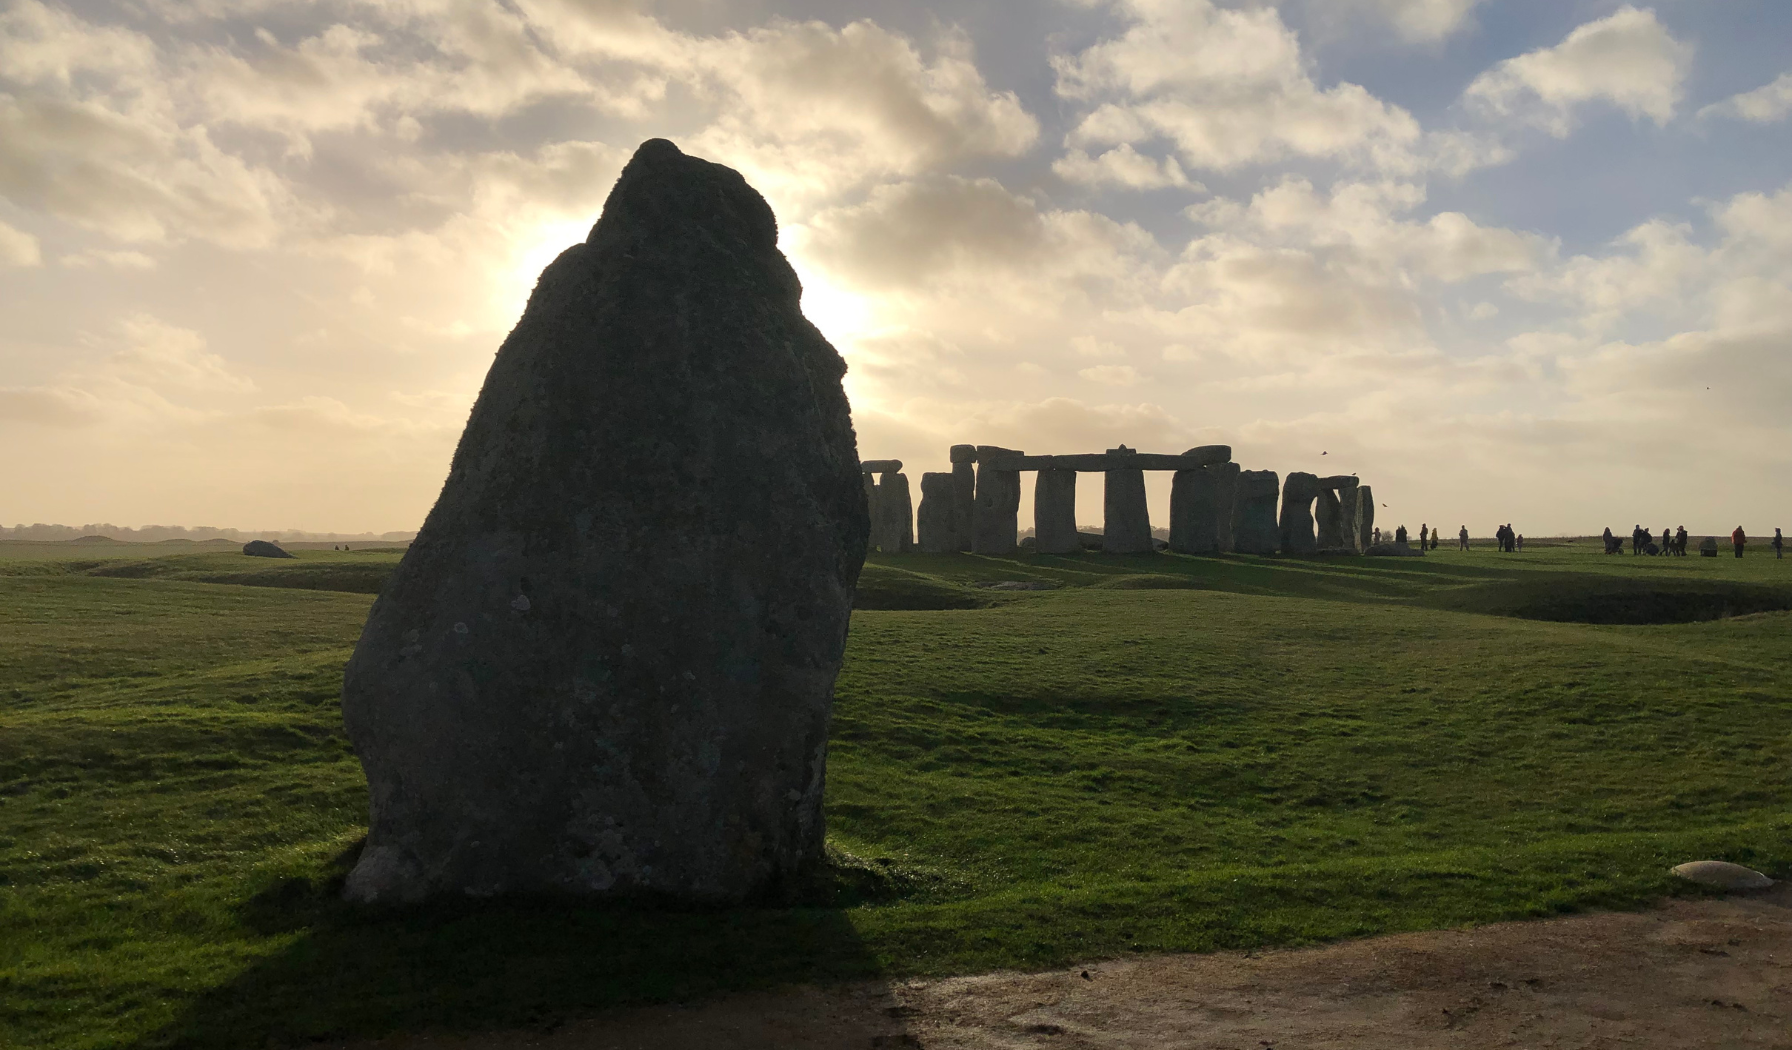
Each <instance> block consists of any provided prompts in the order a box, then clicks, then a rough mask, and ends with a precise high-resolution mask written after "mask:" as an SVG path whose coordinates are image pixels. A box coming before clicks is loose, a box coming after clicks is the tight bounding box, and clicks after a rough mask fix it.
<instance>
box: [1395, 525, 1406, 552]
mask: <svg viewBox="0 0 1792 1050" xmlns="http://www.w3.org/2000/svg"><path fill="white" fill-rule="evenodd" d="M1394 542H1395V543H1397V544H1399V545H1400V546H1402V547H1404V546H1406V526H1404V525H1402V526H1400V527H1399V528H1397V529H1395V530H1394Z"/></svg>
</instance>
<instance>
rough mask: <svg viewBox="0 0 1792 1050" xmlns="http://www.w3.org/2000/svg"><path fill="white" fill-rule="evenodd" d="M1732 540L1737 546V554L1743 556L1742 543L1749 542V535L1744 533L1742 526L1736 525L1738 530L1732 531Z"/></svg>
mask: <svg viewBox="0 0 1792 1050" xmlns="http://www.w3.org/2000/svg"><path fill="white" fill-rule="evenodd" d="M1730 542H1731V543H1733V544H1735V546H1736V556H1737V557H1738V558H1740V557H1742V545H1743V544H1745V543H1747V542H1748V536H1747V535H1746V534H1744V533H1743V531H1742V526H1740V525H1738V526H1736V531H1735V532H1732V533H1730Z"/></svg>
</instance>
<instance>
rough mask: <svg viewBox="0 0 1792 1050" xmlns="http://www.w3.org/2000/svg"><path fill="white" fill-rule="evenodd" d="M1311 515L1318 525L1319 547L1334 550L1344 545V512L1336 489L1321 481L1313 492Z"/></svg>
mask: <svg viewBox="0 0 1792 1050" xmlns="http://www.w3.org/2000/svg"><path fill="white" fill-rule="evenodd" d="M1314 504H1315V507H1314V514H1313V517H1314V519H1315V520H1316V522H1317V524H1318V526H1319V549H1320V550H1322V551H1335V550H1337V549H1338V548H1340V547H1342V546H1344V514H1343V509H1342V508H1341V507H1340V506H1339V505H1338V490H1337V489H1334V488H1332V487H1331V486H1330V485H1327V484H1326V483H1325V482H1323V481H1321V482H1320V483H1319V491H1318V492H1316V493H1315V494H1314Z"/></svg>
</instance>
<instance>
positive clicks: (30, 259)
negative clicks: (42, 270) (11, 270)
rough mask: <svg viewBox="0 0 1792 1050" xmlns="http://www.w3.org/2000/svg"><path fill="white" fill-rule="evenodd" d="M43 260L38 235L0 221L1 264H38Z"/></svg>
mask: <svg viewBox="0 0 1792 1050" xmlns="http://www.w3.org/2000/svg"><path fill="white" fill-rule="evenodd" d="M42 261H43V255H42V253H41V252H40V251H39V250H38V246H37V238H36V237H34V236H32V235H31V234H29V233H26V232H25V231H24V230H19V229H14V228H13V227H11V226H8V225H7V224H6V223H4V222H0V266H36V265H38V264H39V263H41V262H42Z"/></svg>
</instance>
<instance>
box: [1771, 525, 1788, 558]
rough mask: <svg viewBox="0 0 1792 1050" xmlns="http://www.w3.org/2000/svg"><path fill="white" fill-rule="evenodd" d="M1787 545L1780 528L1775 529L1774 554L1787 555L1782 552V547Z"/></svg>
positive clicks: (1778, 556)
mask: <svg viewBox="0 0 1792 1050" xmlns="http://www.w3.org/2000/svg"><path fill="white" fill-rule="evenodd" d="M1785 545H1786V541H1785V539H1784V538H1783V537H1782V536H1780V530H1778V529H1774V530H1773V556H1774V557H1776V558H1781V557H1784V556H1785V555H1784V554H1783V553H1781V548H1783V547H1784V546H1785Z"/></svg>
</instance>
